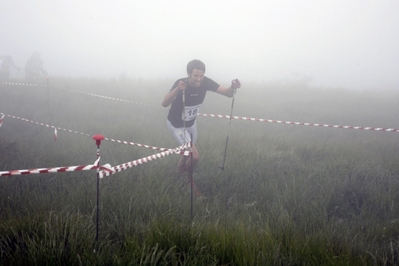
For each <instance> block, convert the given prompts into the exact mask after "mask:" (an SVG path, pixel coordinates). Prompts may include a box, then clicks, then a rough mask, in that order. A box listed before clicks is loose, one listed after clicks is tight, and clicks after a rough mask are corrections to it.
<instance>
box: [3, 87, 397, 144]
mask: <svg viewBox="0 0 399 266" xmlns="http://www.w3.org/2000/svg"><path fill="white" fill-rule="evenodd" d="M2 83H3V84H10V85H14V84H15V85H17V84H20V85H23V84H21V83H9V82H2ZM26 85H31V86H35V84H26ZM38 86H40V85H38ZM43 86H44V85H43ZM58 88H61V89H64V88H62V87H58ZM67 90H70V91H73V92H78V93H83V94H87V95H91V96H96V97H101V98H105V99H112V100H117V101H123V102H128V103H135V102H130V101H126V100H122V99H117V98H112V97H107V96H102V95H97V94H92V93H86V92H81V91H76V90H71V89H67ZM136 104H142V105H147V106H151V107H154V106H153V105H149V104H143V103H136ZM156 107H158V106H156ZM198 115H199V116H204V117H214V118H228V119H230V116H229V115H218V114H202V113H198ZM232 118H233V119H239V120H247V121H257V122H267V123H277V124H287V125H301V126H315V127H329V128H342V129H360V130H373V131H385V132H399V129H395V128H380V127H362V126H342V125H330V124H318V123H308V122H291V121H282V120H272V119H263V118H251V117H244V116H232ZM125 144H127V143H125Z"/></svg>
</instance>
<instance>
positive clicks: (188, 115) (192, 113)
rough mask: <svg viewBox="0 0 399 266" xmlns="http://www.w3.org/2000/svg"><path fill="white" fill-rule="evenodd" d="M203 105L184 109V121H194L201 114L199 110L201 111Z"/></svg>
mask: <svg viewBox="0 0 399 266" xmlns="http://www.w3.org/2000/svg"><path fill="white" fill-rule="evenodd" d="M200 107H201V105H200V104H199V105H195V106H186V107H185V108H184V109H183V113H182V118H181V119H182V120H185V121H191V120H193V119H194V118H195V117H196V116H197V114H198V113H199V109H200Z"/></svg>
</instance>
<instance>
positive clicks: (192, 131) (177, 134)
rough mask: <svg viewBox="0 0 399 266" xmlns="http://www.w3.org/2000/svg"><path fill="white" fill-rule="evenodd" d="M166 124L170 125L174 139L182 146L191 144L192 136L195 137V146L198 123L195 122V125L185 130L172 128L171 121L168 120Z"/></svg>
mask: <svg viewBox="0 0 399 266" xmlns="http://www.w3.org/2000/svg"><path fill="white" fill-rule="evenodd" d="M166 124H167V125H168V128H169V130H170V131H171V132H172V135H173V137H174V138H175V139H176V141H177V142H178V143H179V144H180V145H183V144H186V143H190V141H191V135H192V136H193V144H195V143H196V142H197V121H195V122H194V125H192V126H191V127H186V130H185V131H184V128H176V127H174V126H172V124H171V123H170V121H169V120H166Z"/></svg>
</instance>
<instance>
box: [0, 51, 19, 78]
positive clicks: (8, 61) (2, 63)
mask: <svg viewBox="0 0 399 266" xmlns="http://www.w3.org/2000/svg"><path fill="white" fill-rule="evenodd" d="M11 67H13V68H15V69H16V70H17V71H18V72H19V71H20V70H21V69H20V68H19V67H17V66H16V65H15V64H14V61H13V60H12V58H11V56H9V55H6V56H0V80H1V81H7V80H9V79H10V69H11Z"/></svg>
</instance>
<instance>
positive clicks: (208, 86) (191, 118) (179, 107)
mask: <svg viewBox="0 0 399 266" xmlns="http://www.w3.org/2000/svg"><path fill="white" fill-rule="evenodd" d="M184 79H185V78H181V79H179V80H177V81H176V82H175V84H173V86H172V88H171V89H170V91H172V90H173V89H174V88H176V87H177V84H178V83H179V81H181V80H184ZM218 88H219V84H217V83H216V82H215V81H213V80H212V79H210V78H208V77H204V79H203V80H202V83H201V86H200V87H198V88H195V87H192V86H191V85H190V84H188V85H187V87H186V90H185V108H184V109H185V118H186V122H185V126H186V127H191V126H192V125H193V124H194V122H195V118H196V117H197V114H198V112H199V109H200V107H201V105H202V103H203V102H204V99H205V95H206V92H207V91H216V90H217V89H218ZM183 117H184V116H183V92H182V91H179V92H178V94H177V95H176V99H174V100H173V102H172V105H171V107H170V110H169V114H168V120H169V121H170V123H171V124H172V125H173V126H174V127H177V128H179V127H183V126H184V125H183Z"/></svg>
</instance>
